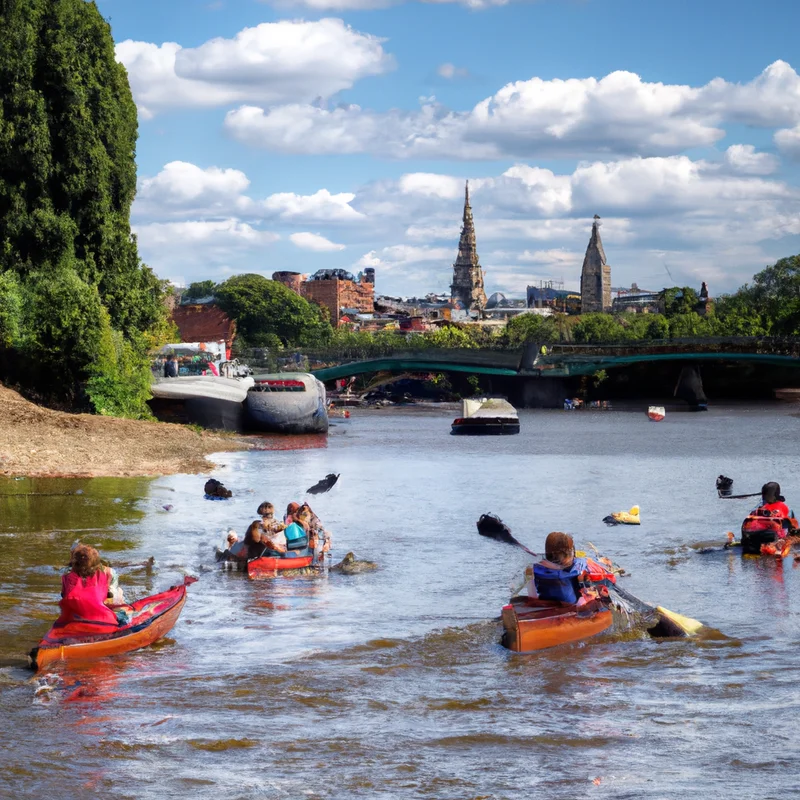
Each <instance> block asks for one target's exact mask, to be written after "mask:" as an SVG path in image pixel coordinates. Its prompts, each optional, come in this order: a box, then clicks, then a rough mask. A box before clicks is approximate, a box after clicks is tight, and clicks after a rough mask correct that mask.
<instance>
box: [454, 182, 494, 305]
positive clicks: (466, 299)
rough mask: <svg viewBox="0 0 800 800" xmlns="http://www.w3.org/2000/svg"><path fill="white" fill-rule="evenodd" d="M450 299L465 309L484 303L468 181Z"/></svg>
mask: <svg viewBox="0 0 800 800" xmlns="http://www.w3.org/2000/svg"><path fill="white" fill-rule="evenodd" d="M450 299H451V300H452V301H453V302H458V303H459V305H461V307H462V308H464V309H466V310H467V311H475V310H480V309H482V308H483V307H484V306H485V305H486V292H485V291H484V290H483V270H482V269H481V265H480V261H479V259H478V250H477V245H476V244H475V225H474V223H473V221H472V207H471V206H470V204H469V181H467V186H466V189H465V191H464V217H463V223H462V226H461V239H460V240H459V242H458V256H457V257H456V262H455V264H453V283H452V284H451V285H450Z"/></svg>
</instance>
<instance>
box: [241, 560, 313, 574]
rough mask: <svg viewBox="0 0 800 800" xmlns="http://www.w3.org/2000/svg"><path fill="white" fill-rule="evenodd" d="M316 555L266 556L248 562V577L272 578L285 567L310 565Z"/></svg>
mask: <svg viewBox="0 0 800 800" xmlns="http://www.w3.org/2000/svg"><path fill="white" fill-rule="evenodd" d="M313 562H314V556H293V557H290V558H283V557H275V556H264V557H262V558H254V559H253V560H252V561H248V562H247V577H248V578H251V579H254V580H255V579H257V578H271V577H272V576H273V575H275V573H276V572H280V571H281V570H285V569H303V568H304V567H310V566H311V565H312V563H313Z"/></svg>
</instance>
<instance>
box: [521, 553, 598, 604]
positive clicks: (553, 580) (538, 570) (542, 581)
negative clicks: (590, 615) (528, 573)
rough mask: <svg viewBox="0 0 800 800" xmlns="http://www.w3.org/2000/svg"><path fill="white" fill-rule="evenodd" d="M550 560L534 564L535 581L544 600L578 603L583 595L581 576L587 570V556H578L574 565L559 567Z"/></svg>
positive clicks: (537, 589)
mask: <svg viewBox="0 0 800 800" xmlns="http://www.w3.org/2000/svg"><path fill="white" fill-rule="evenodd" d="M550 564H551V562H550V561H545V562H539V563H538V564H534V565H533V582H534V585H535V586H536V591H537V593H538V595H539V597H540V598H541V599H542V600H560V601H561V602H562V603H577V602H578V598H579V597H580V596H581V588H580V583H579V581H578V579H579V577H580V576H581V575H582V574H583V573H584V572H586V571H587V569H588V565H587V563H586V559H585V558H576V559H575V560H574V561H573V562H572V566H571V567H570V568H569V569H568V570H566V569H557V568H555V569H554V567H555V565H553V566H548V565H550Z"/></svg>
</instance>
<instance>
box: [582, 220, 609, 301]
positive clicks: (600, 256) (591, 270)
mask: <svg viewBox="0 0 800 800" xmlns="http://www.w3.org/2000/svg"><path fill="white" fill-rule="evenodd" d="M599 220H600V217H598V216H597V214H595V215H594V222H593V223H592V235H591V237H590V238H589V245H588V247H587V248H586V255H585V257H584V259H583V269H582V270H581V314H588V313H590V312H592V311H610V310H611V267H610V266H609V265H608V264H607V263H606V252H605V250H604V249H603V241H602V239H601V238H600V222H599Z"/></svg>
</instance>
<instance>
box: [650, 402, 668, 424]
mask: <svg viewBox="0 0 800 800" xmlns="http://www.w3.org/2000/svg"><path fill="white" fill-rule="evenodd" d="M647 416H648V417H650V419H651V420H653V422H661V420H662V419H664V417H666V416H667V412H666V411H665V410H664V406H650V407H649V408H648V409H647Z"/></svg>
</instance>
